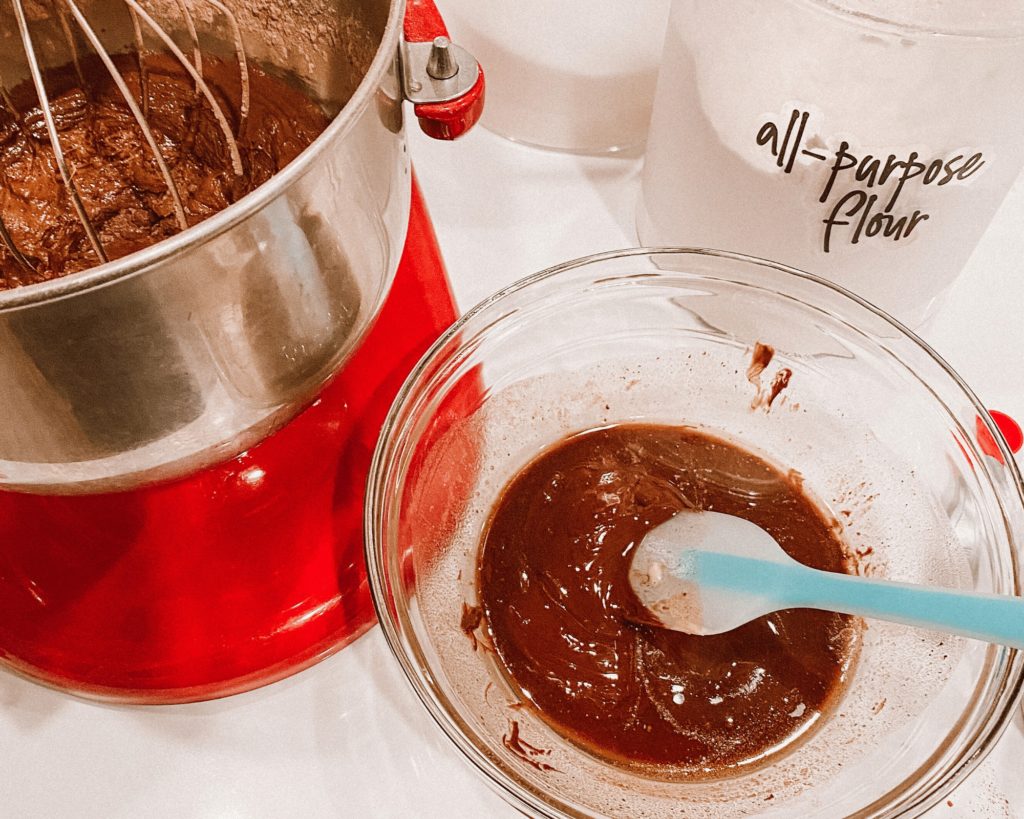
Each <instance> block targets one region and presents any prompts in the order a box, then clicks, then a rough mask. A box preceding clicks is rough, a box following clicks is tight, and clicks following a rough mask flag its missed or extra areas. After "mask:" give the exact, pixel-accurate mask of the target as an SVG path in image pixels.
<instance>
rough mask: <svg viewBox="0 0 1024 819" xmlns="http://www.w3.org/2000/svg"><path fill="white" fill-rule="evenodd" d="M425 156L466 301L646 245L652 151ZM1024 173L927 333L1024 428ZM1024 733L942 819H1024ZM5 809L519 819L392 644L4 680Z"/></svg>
mask: <svg viewBox="0 0 1024 819" xmlns="http://www.w3.org/2000/svg"><path fill="white" fill-rule="evenodd" d="M412 153H413V157H414V159H415V161H416V165H417V171H418V174H419V177H420V181H421V183H422V186H423V188H424V192H425V195H426V198H427V201H428V204H429V207H430V210H431V213H432V216H433V220H434V225H435V227H436V229H437V233H438V237H439V239H440V243H441V249H442V251H443V252H444V255H445V257H446V260H447V264H448V269H449V273H450V276H451V279H452V283H453V285H454V288H455V293H456V296H457V298H458V302H459V305H460V307H461V308H463V309H465V308H468V307H469V306H471V305H473V304H474V303H476V302H477V301H478V300H479V299H481V298H482V297H484V296H486V295H487V294H489V293H491V292H492V291H493V290H495V289H497V288H499V287H500V286H502V285H505V284H508V283H510V282H512V281H514V280H516V279H518V278H520V277H521V276H523V275H526V274H528V273H532V272H534V271H536V270H540V269H542V268H544V267H547V266H549V265H552V264H555V263H557V262H561V261H565V260H567V259H571V258H574V257H577V256H582V255H587V254H590V253H594V252H597V251H601V250H609V249H613V248H621V247H627V246H631V245H634V244H635V243H636V238H635V234H634V232H633V227H632V225H633V209H634V205H635V201H636V196H637V187H638V173H639V166H640V162H639V160H638V159H637V158H635V157H619V158H581V157H573V156H568V155H563V154H554V153H546V152H543V151H538V150H534V149H530V148H525V147H521V146H517V145H514V144H512V143H510V142H507V141H504V140H502V139H500V138H498V137H495V136H494V135H492V134H490V133H488V132H486V131H484V130H482V129H476V130H475V131H474V132H472V133H471V134H470V135H468V136H467V137H465V138H464V139H462V140H460V141H459V142H457V143H455V144H444V143H435V142H432V141H430V140H427V139H425V138H423V137H421V136H420V135H418V134H414V135H413V136H412ZM1022 225H1024V180H1021V181H1018V184H1017V185H1016V187H1015V189H1014V190H1013V192H1012V193H1011V194H1010V197H1009V198H1008V200H1007V202H1006V204H1005V205H1004V207H1003V209H1002V210H1001V212H1000V213H999V215H998V216H997V218H996V221H995V222H994V223H993V225H992V227H991V228H990V230H989V232H988V233H987V235H986V236H985V238H984V239H983V240H982V243H981V244H980V246H979V247H978V249H977V252H976V253H975V254H974V256H973V258H972V260H971V262H970V264H969V265H968V269H967V270H966V271H965V272H964V274H963V276H962V277H961V279H960V280H959V281H958V283H957V284H956V286H955V289H954V291H953V293H952V295H951V297H950V298H949V301H948V303H947V304H946V306H945V307H944V309H943V311H942V312H941V313H940V314H939V315H938V317H937V318H936V319H935V320H934V321H933V322H932V324H931V327H930V329H929V331H928V332H927V334H926V337H927V340H928V341H930V342H931V343H932V344H933V346H934V347H935V348H936V349H937V350H938V351H939V352H940V353H941V354H942V355H944V356H945V357H946V358H947V360H949V361H950V363H951V364H952V365H953V366H954V367H956V368H957V369H958V370H959V371H960V373H961V375H963V376H964V377H965V378H966V380H967V381H968V383H970V384H971V385H972V386H973V388H974V389H975V391H976V392H977V393H978V395H979V396H980V397H981V399H982V400H983V401H985V402H986V403H988V405H989V406H990V407H993V408H996V409H1001V410H1003V411H1005V412H1008V413H1010V414H1011V415H1014V416H1015V417H1017V418H1018V419H1024V377H1022V375H1021V373H1020V362H1021V360H1022V359H1021V352H1020V351H1021V350H1024V321H1022V320H1021V316H1020V315H1018V314H1017V312H1016V310H1017V309H1020V308H1019V307H1018V306H1020V305H1024V276H1022V275H1021V268H1022V266H1024V230H1022ZM1022 758H1024V722H1022V719H1021V717H1020V714H1019V713H1018V717H1017V719H1016V721H1015V723H1014V725H1012V726H1011V727H1010V729H1009V730H1008V731H1007V733H1006V735H1005V736H1004V737H1003V739H1002V740H1001V741H1000V743H999V745H998V746H997V747H996V749H995V750H994V751H993V753H992V754H991V755H990V757H989V758H988V759H987V760H986V761H985V762H984V763H983V764H982V765H981V766H980V767H979V769H978V770H977V771H976V772H975V773H974V774H973V775H972V776H971V777H970V778H969V779H968V780H967V781H966V782H965V783H964V784H963V785H962V786H961V787H960V788H959V789H958V790H957V791H955V792H954V793H953V794H952V795H951V796H950V797H949V799H950V801H951V802H952V807H950V806H948V805H947V804H946V803H943V804H942V805H940V806H939V807H937V808H935V809H934V810H933V811H932V812H931V814H929V815H930V816H937V817H946V816H949V817H1024V777H1022V776H1021V775H1020V770H1021V768H1020V764H1021V763H1020V760H1021V759H1022ZM0 760H2V766H3V767H2V773H0V816H2V817H4V818H5V819H6V818H7V817H11V818H12V819H13V818H15V817H16V818H17V819H21V817H47V818H49V817H63V816H74V817H87V818H89V819H91V817H97V818H99V817H102V818H103V819H117V818H118V817H143V816H145V817H153V818H154V819H157V818H158V817H169V818H170V817H173V819H193V818H195V819H199V817H202V818H203V819H258V818H260V819H261V818H262V817H274V819H277V818H278V817H329V816H331V817H333V816H339V817H348V816H353V817H357V816H358V817H374V818H375V819H376V817H451V818H452V819H459V817H467V819H468V817H474V819H475V818H476V817H484V816H493V817H513V816H517V815H518V814H517V813H516V812H515V811H513V810H512V809H511V808H509V807H507V806H506V805H505V804H504V803H503V802H502V801H501V800H500V799H499V798H498V797H497V796H496V795H494V794H493V793H492V792H491V791H490V790H489V789H488V787H487V786H486V785H485V784H484V783H483V780H482V779H480V778H478V776H477V774H476V773H475V772H474V771H473V770H471V769H470V767H469V765H468V764H466V763H464V762H463V761H462V759H461V758H460V757H459V756H458V755H457V753H456V751H455V750H454V749H453V748H452V747H451V746H450V745H449V744H448V741H447V739H446V738H445V737H444V736H443V735H442V734H441V732H440V729H438V728H437V727H436V726H435V725H434V724H433V722H432V721H431V719H430V718H429V717H428V716H427V714H426V712H425V711H424V710H423V709H422V708H421V707H420V705H419V702H418V701H417V700H416V698H415V696H414V695H413V693H412V691H411V689H410V688H408V686H407V685H406V683H405V681H404V679H403V678H402V677H401V674H400V672H399V670H398V666H397V663H395V662H394V661H393V659H392V657H391V655H390V653H389V651H388V649H387V647H386V645H385V643H384V640H383V638H382V637H381V635H380V632H379V630H378V629H374V630H373V631H371V632H370V633H369V634H368V635H366V636H365V637H363V638H361V639H360V640H358V641H357V642H356V643H355V644H353V645H352V646H350V647H348V648H347V649H345V650H344V651H342V652H340V653H339V654H337V655H335V656H334V657H332V658H330V659H328V660H326V661H324V662H323V663H321V664H320V665H318V666H315V667H314V668H312V669H309V670H307V671H305V672H303V673H301V674H299V675H297V676H295V677H293V678H291V679H289V680H285V681H284V682H281V683H277V684H275V685H271V686H268V687H266V688H263V689H261V690H258V691H254V692H251V693H248V694H242V695H239V696H236V697H230V698H228V699H225V700H220V701H216V702H211V703H200V704H196V705H186V706H167V707H156V708H152V707H151V708H119V707H113V706H104V705H95V704H91V703H87V702H83V701H80V700H76V699H71V698H69V697H66V696H62V695H60V694H58V693H55V692H53V691H49V690H47V689H44V688H40V687H38V686H35V685H33V684H31V683H28V682H25V681H23V680H21V679H18V678H16V677H13V676H11V675H9V674H4V673H3V672H0Z"/></svg>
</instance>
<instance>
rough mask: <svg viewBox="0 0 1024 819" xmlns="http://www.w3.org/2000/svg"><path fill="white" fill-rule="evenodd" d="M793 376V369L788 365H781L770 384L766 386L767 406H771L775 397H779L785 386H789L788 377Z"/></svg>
mask: <svg viewBox="0 0 1024 819" xmlns="http://www.w3.org/2000/svg"><path fill="white" fill-rule="evenodd" d="M792 377H793V371H792V370H791V369H789V367H783V368H782V369H781V370H779V371H778V372H777V373H775V378H773V379H772V385H771V387H769V388H768V404H767V407H771V405H772V404H773V403H774V401H775V399H776V398H778V397H779V393H781V392H782V391H783V390H784V389H786V387H788V386H789V379H791V378H792Z"/></svg>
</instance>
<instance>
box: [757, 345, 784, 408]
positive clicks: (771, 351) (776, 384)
mask: <svg viewBox="0 0 1024 819" xmlns="http://www.w3.org/2000/svg"><path fill="white" fill-rule="evenodd" d="M774 357H775V348H774V347H770V346H768V345H767V344H762V343H761V342H760V341H758V342H757V343H756V344H754V351H753V353H751V355H750V366H748V367H747V381H749V382H750V383H751V384H753V385H754V389H756V390H757V392H756V393H755V394H754V398H753V400H752V401H751V402H750V408H751V409H758V408H759V407H764V410H765V412H767V411H768V410H770V409H771V407H772V404H773V403H775V399H776V398H778V397H779V394H780V393H781V392H782V391H783V390H785V389H786V387H788V386H789V381H790V379H791V378H792V377H793V371H792V370H791V369H789V368H788V367H783V368H782V369H780V370H779V371H778V372H777V373H775V376H774V377H773V378H772V381H771V384H769V385H768V387H765V386H764V385H763V384H762V383H761V376H762V375H763V374H764V371H765V369H766V368H767V367H768V365H769V364H771V363H772V359H774Z"/></svg>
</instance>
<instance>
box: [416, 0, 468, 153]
mask: <svg viewBox="0 0 1024 819" xmlns="http://www.w3.org/2000/svg"><path fill="white" fill-rule="evenodd" d="M404 33H405V41H406V43H430V42H433V41H434V40H435V39H436V38H438V37H447V36H448V29H447V27H446V26H445V24H444V20H443V19H442V18H441V14H440V13H439V12H438V10H437V6H436V5H434V0H408V2H407V4H406V7H405V25H404ZM474 62H475V60H474ZM476 68H477V71H478V73H477V78H476V82H474V83H473V85H472V86H471V87H470V88H469V89H467V90H466V91H464V92H462V93H461V94H460V95H459V96H457V97H454V98H452V99H447V100H444V101H439V102H416V101H415V99H414V100H413V102H414V107H413V110H414V111H415V112H416V117H417V118H418V119H419V121H420V128H421V129H422V130H423V132H424V133H425V134H427V136H431V137H433V138H434V139H456V138H458V137H460V136H462V135H463V134H464V133H466V131H468V130H469V129H470V128H472V127H473V126H474V125H475V124H476V121H477V120H478V119H480V114H481V113H482V112H483V108H484V72H483V69H482V68H481V67H480V64H479V63H476Z"/></svg>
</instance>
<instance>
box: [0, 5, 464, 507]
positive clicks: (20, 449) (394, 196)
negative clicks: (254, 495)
mask: <svg viewBox="0 0 1024 819" xmlns="http://www.w3.org/2000/svg"><path fill="white" fill-rule="evenodd" d="M406 17H407V12H406V4H405V3H404V2H402V0H299V1H298V2H279V1H278V0H254V2H245V3H240V2H239V3H235V2H230V0H225V2H221V0H152V1H151V2H150V1H149V0H147V2H137V0H57V2H54V3H50V2H48V0H47V2H38V0H13V2H11V3H5V4H3V6H2V7H0V416H2V417H3V418H5V419H9V420H8V421H7V422H5V423H4V424H2V425H0V488H3V489H15V490H25V491H31V492H37V493H78V492H93V491H108V490H123V489H132V488H134V487H136V486H138V485H140V484H143V483H147V482H152V481H155V480H161V479H167V478H173V477H180V476H182V475H186V474H190V473H192V472H194V471H196V470H198V469H200V468H202V467H204V466H208V465H210V464H212V463H215V462H218V461H221V460H224V459H225V458H229V457H232V456H234V455H236V454H238V453H239V452H240V451H242V450H244V449H246V448H248V447H249V446H251V445H252V444H254V443H255V442H257V441H258V440H260V439H261V438H263V437H264V436H266V435H267V434H269V433H270V432H272V431H274V430H275V429H277V428H278V427H280V426H281V425H282V424H283V423H285V422H286V421H287V420H289V419H290V418H291V417H293V416H294V415H295V414H296V413H297V412H298V411H299V410H300V409H301V408H302V407H303V406H305V405H306V404H307V403H308V402H309V401H310V400H311V399H312V398H313V397H314V395H315V394H316V393H317V392H318V391H319V390H320V389H321V388H322V387H323V386H324V384H325V383H326V381H327V380H328V379H329V378H330V377H331V376H332V375H333V374H334V373H335V372H337V370H338V369H339V367H340V366H341V365H342V363H343V362H344V361H345V360H346V358H347V356H348V355H349V354H350V353H351V352H352V351H353V349H354V348H355V346H356V345H357V344H358V342H359V340H360V339H361V337H362V336H363V333H364V332H365V330H366V329H367V328H368V327H369V324H370V322H371V321H372V319H373V317H374V316H375V315H376V312H377V310H378V308H379V307H380V305H381V303H382V302H383V299H384V296H385V295H386V293H387V290H388V288H389V286H390V282H391V279H392V276H393V274H394V271H395V269H396V267H397V264H398V260H399V256H400V253H401V249H402V246H403V243H404V239H405V230H406V226H407V223H408V215H409V204H410V191H411V172H410V166H409V159H408V153H407V151H406V145H405V133H404V127H405V126H404V121H403V110H402V103H403V101H404V100H405V98H406V95H405V93H404V91H403V88H405V87H409V88H411V87H413V86H414V85H415V83H416V82H418V80H417V77H420V76H421V74H422V72H423V71H425V70H426V66H428V64H429V57H430V50H431V45H430V39H431V38H432V37H433V33H435V32H436V33H442V32H443V24H442V23H441V22H440V19H439V18H438V17H437V15H436V9H433V6H432V4H431V3H429V2H428V1H427V0H416V2H414V3H410V4H409V7H408V19H406ZM403 22H404V23H405V29H404V32H405V33H404V34H403ZM422 39H426V40H427V41H426V42H418V40H422ZM409 40H416V41H417V42H409ZM451 51H452V52H453V54H454V56H455V58H456V65H458V66H459V71H458V72H456V73H455V74H454V75H452V76H450V77H447V78H446V79H440V80H433V79H432V78H430V77H425V78H424V79H423V82H422V83H419V85H420V86H421V89H420V92H419V93H418V94H417V96H416V97H415V100H414V101H415V102H416V103H417V108H416V110H417V115H418V116H419V117H420V118H421V122H422V121H423V120H424V119H427V120H429V119H430V117H431V116H435V115H437V112H438V111H440V110H441V109H442V108H443V109H444V111H443V121H442V122H440V123H439V124H438V123H435V125H436V127H432V128H431V129H430V130H431V132H432V133H434V134H435V135H439V136H441V137H443V138H451V137H453V136H455V135H457V134H458V133H460V131H459V123H458V122H456V120H457V119H458V116H457V115H458V113H459V112H461V111H462V109H461V108H460V105H461V104H462V101H463V100H467V99H471V100H473V102H470V103H468V108H467V111H468V112H469V113H467V114H466V116H465V117H463V120H464V121H463V122H462V123H461V124H462V125H466V124H467V122H468V121H469V119H470V118H471V117H470V114H472V113H473V111H474V110H476V109H478V107H479V101H480V100H481V99H482V74H480V72H479V67H478V66H477V64H476V62H475V61H474V60H472V59H471V58H469V55H467V54H465V52H462V51H461V50H459V49H457V47H455V46H452V47H451ZM403 72H404V74H405V79H406V81H405V82H403V79H402V75H403ZM435 73H436V72H435ZM428 80H430V81H429V82H428ZM440 101H444V102H443V105H441V106H440V107H439V102H440ZM432 106H433V107H432ZM474 106H475V108H474ZM432 112H433V113H432ZM424 128H425V129H427V128H428V126H426V125H425V126H424ZM11 419H13V420H11Z"/></svg>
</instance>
